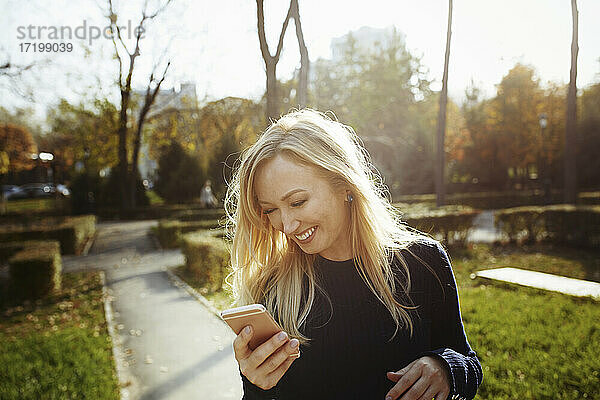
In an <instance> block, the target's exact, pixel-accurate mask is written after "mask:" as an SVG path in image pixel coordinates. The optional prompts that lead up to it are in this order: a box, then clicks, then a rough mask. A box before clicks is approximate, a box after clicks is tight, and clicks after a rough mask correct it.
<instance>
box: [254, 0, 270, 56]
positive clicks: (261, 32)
mask: <svg viewBox="0 0 600 400" xmlns="http://www.w3.org/2000/svg"><path fill="white" fill-rule="evenodd" d="M256 13H257V15H258V40H259V42H260V51H261V53H262V56H263V59H264V60H265V62H268V61H270V60H271V59H272V57H271V54H270V52H269V44H268V43H267V37H266V35H265V10H264V6H263V0H256Z"/></svg>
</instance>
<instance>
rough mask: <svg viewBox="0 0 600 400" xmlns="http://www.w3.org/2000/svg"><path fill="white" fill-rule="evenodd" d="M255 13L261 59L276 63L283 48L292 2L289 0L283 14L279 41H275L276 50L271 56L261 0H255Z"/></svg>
mask: <svg viewBox="0 0 600 400" xmlns="http://www.w3.org/2000/svg"><path fill="white" fill-rule="evenodd" d="M256 14H257V16H258V40H259V42H260V51H261V53H262V56H263V59H264V60H265V62H269V63H272V62H274V63H275V64H277V62H278V61H279V56H280V55H281V50H282V49H283V38H284V37H285V31H286V30H287V26H288V23H289V21H290V16H291V15H292V2H290V7H289V9H288V12H287V15H286V16H285V20H284V21H283V26H282V28H281V32H280V34H279V42H278V43H277V50H276V52H275V55H274V56H271V53H270V52H269V44H268V43H267V37H266V34H265V10H264V1H263V0H256Z"/></svg>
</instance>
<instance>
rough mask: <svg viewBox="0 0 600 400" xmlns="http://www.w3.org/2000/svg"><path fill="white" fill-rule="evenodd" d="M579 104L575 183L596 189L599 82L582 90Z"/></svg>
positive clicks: (599, 167) (599, 183) (598, 182)
mask: <svg viewBox="0 0 600 400" xmlns="http://www.w3.org/2000/svg"><path fill="white" fill-rule="evenodd" d="M563 98H564V97H563ZM563 104H564V102H563ZM580 106H581V107H580V110H581V119H580V123H579V126H578V129H577V136H578V143H577V147H578V149H577V162H578V165H581V166H582V168H577V184H578V186H579V187H581V188H585V189H587V190H598V189H599V188H600V157H598V154H600V114H598V110H600V83H596V84H595V85H592V86H590V87H588V88H586V89H585V90H584V91H583V93H582V94H581V97H580ZM563 115H564V114H563Z"/></svg>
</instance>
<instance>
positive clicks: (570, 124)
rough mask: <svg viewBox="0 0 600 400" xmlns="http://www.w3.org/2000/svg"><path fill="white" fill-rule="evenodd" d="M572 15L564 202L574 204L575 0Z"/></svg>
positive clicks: (575, 117)
mask: <svg viewBox="0 0 600 400" xmlns="http://www.w3.org/2000/svg"><path fill="white" fill-rule="evenodd" d="M571 13H572V15H573V37H572V40H571V76H570V79H569V92H568V94H567V123H566V129H565V197H564V200H565V203H568V204H575V202H576V200H577V166H576V147H577V53H578V52H579V45H578V44H577V37H578V20H579V13H578V11H577V0H571Z"/></svg>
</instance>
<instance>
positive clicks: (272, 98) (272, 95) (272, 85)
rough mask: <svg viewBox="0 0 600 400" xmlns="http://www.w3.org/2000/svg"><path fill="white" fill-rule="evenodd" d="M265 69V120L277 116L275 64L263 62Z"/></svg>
mask: <svg viewBox="0 0 600 400" xmlns="http://www.w3.org/2000/svg"><path fill="white" fill-rule="evenodd" d="M265 66H266V69H267V121H269V120H271V119H273V120H275V119H277V118H279V101H278V96H277V92H278V87H277V86H278V85H277V73H276V71H277V64H276V63H274V62H267V63H265Z"/></svg>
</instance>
